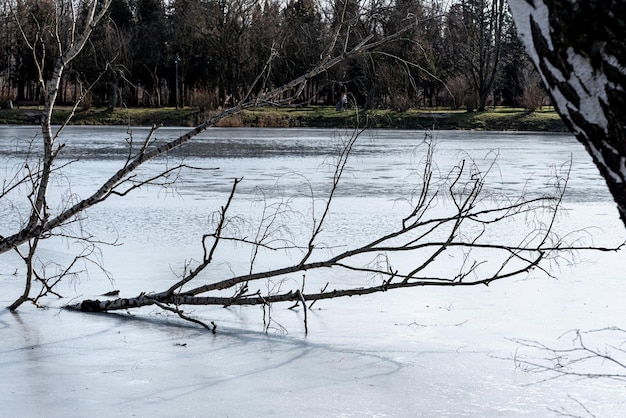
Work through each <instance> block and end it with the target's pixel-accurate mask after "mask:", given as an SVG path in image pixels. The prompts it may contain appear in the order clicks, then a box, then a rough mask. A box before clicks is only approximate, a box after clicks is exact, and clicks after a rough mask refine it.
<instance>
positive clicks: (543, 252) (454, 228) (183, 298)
mask: <svg viewBox="0 0 626 418" xmlns="http://www.w3.org/2000/svg"><path fill="white" fill-rule="evenodd" d="M68 4H69V3H68ZM108 4H109V2H108V1H95V0H94V1H88V2H86V6H89V7H88V8H87V9H86V10H88V13H87V14H86V15H85V16H86V17H85V16H82V15H81V16H82V17H81V18H80V19H79V18H78V15H76V16H75V20H74V22H75V25H74V26H73V32H71V34H70V35H71V36H66V35H64V34H62V33H61V32H59V31H56V32H55V31H48V29H47V28H42V29H41V30H42V33H44V32H45V34H46V36H48V35H50V34H51V36H52V38H53V39H54V40H55V41H56V42H57V44H58V45H59V48H58V56H57V57H56V60H55V65H54V68H53V71H52V72H51V73H50V74H52V76H51V77H52V78H51V79H47V78H46V77H45V74H48V72H47V71H44V63H45V62H46V60H45V57H44V56H41V55H39V54H40V51H41V50H42V48H40V46H41V44H40V42H43V41H44V38H43V37H36V42H35V43H32V44H29V45H30V48H31V49H32V53H33V56H34V57H35V61H37V62H39V63H40V68H39V74H40V80H39V82H40V88H41V89H42V91H44V92H45V93H46V94H45V105H44V109H43V111H42V123H41V131H42V138H41V139H42V143H43V147H42V149H43V151H42V155H36V154H31V153H29V154H28V155H27V158H26V160H25V161H24V163H23V164H21V165H20V166H19V168H18V169H17V170H16V172H15V173H13V175H12V176H10V177H7V180H6V181H5V182H4V183H3V185H2V188H1V189H0V200H3V201H5V202H8V203H9V205H14V206H15V207H22V208H28V209H27V211H28V213H27V214H24V216H22V217H21V219H22V220H24V221H23V222H21V223H20V224H19V227H18V228H17V231H14V232H11V233H9V234H8V235H6V236H0V254H2V253H6V252H8V251H15V252H17V253H18V254H19V256H20V257H21V259H22V260H23V262H24V264H25V266H26V276H25V285H24V292H23V293H22V295H21V296H20V297H19V298H18V299H17V300H16V301H15V302H14V303H13V304H11V306H9V309H11V310H15V309H17V308H18V307H19V306H21V305H22V304H23V303H24V302H26V301H31V302H33V303H35V304H39V302H40V301H41V300H42V298H43V297H45V296H47V295H56V292H55V290H54V288H55V286H56V285H57V284H58V283H59V282H60V281H61V280H62V279H63V278H64V277H68V276H72V275H79V274H81V269H80V268H78V267H77V266H78V265H79V264H82V263H84V262H92V263H94V264H95V265H97V266H100V262H99V261H98V260H97V259H94V254H95V252H96V249H97V246H98V245H102V244H103V243H101V242H100V241H98V239H97V237H92V236H89V235H88V234H86V233H85V232H84V231H81V230H79V233H78V235H74V234H71V233H70V232H67V231H66V230H65V228H66V227H67V226H68V225H71V224H74V223H80V222H81V220H82V219H83V218H84V217H85V216H86V213H87V211H88V210H89V209H90V208H93V207H94V206H96V205H98V204H101V203H102V202H104V201H106V200H107V199H110V198H111V197H113V196H116V197H124V198H128V196H129V195H131V194H132V192H133V191H135V190H137V189H139V188H143V187H145V186H148V185H158V186H165V187H169V186H172V185H173V184H175V183H176V181H177V179H178V178H179V176H180V175H181V172H182V170H183V169H186V168H190V167H189V166H187V165H186V164H185V163H184V162H180V163H178V164H174V165H173V166H164V167H163V168H162V170H160V171H159V172H157V173H155V174H151V175H145V173H144V175H142V174H141V172H140V170H139V169H140V167H142V166H144V165H145V164H146V163H148V162H151V161H154V160H155V159H156V158H158V157H160V156H165V155H168V154H169V153H170V152H171V151H172V150H174V149H176V148H178V147H181V146H183V145H184V144H186V143H188V142H189V141H191V140H193V138H195V137H196V136H197V135H198V134H200V133H201V132H203V131H205V130H206V129H208V128H209V127H211V126H213V125H214V124H215V123H217V122H218V121H219V120H221V119H223V118H225V117H227V116H229V115H232V114H235V113H237V112H240V111H241V110H243V109H247V108H251V107H255V106H263V105H268V104H272V105H280V104H281V103H282V102H284V101H290V100H294V99H295V98H297V97H298V96H299V94H300V92H301V91H302V89H303V88H304V87H305V86H306V85H307V83H308V82H309V80H310V79H311V78H313V77H315V76H316V75H318V74H321V73H323V72H325V71H327V70H328V69H329V68H332V67H333V66H335V65H337V64H339V63H340V62H342V61H343V60H346V59H349V58H352V57H356V56H359V55H362V54H368V53H370V52H372V51H375V50H376V48H378V47H379V46H380V45H383V44H384V43H386V42H390V41H392V40H394V39H397V38H399V37H401V36H402V34H403V33H404V31H406V30H408V29H409V28H411V27H413V25H415V24H416V23H413V24H410V25H409V26H407V27H405V28H404V29H401V30H399V31H397V32H395V33H393V34H390V35H388V36H386V37H384V38H382V39H374V38H373V37H372V36H367V37H365V38H364V39H363V40H361V41H360V42H358V43H357V44H356V45H354V46H349V43H348V42H345V43H344V44H343V45H339V46H338V45H336V44H334V45H330V46H329V48H328V50H327V53H326V54H325V55H324V56H322V57H321V59H320V61H319V63H318V65H316V66H315V67H314V68H312V69H311V70H310V71H308V72H307V73H306V74H304V75H302V76H301V77H298V78H296V79H294V80H292V81H290V82H288V83H287V84H285V85H283V86H280V87H276V88H268V86H265V85H264V84H263V80H264V77H263V74H264V72H266V71H269V68H270V64H271V60H272V59H273V58H272V55H270V57H269V58H268V63H267V65H266V67H265V68H264V69H263V70H262V72H261V74H259V77H258V78H257V80H256V81H255V83H254V84H253V87H256V90H255V91H253V88H251V89H250V90H249V92H248V93H247V95H245V97H244V98H243V100H242V101H241V102H239V104H237V105H236V106H234V107H232V108H229V109H226V110H224V111H223V112H221V113H220V114H218V115H216V116H214V117H212V118H211V119H209V120H207V121H205V122H204V123H202V124H200V125H198V126H197V127H195V128H193V129H191V130H189V131H188V132H186V133H184V134H183V135H180V136H179V137H177V138H175V139H173V140H169V141H166V142H157V141H155V139H154V134H155V132H156V131H157V129H158V128H157V127H154V129H152V131H151V132H150V133H149V134H148V135H147V136H146V137H145V138H143V139H142V140H141V141H139V142H137V141H134V140H133V138H132V136H131V137H130V138H129V140H128V148H127V157H126V159H125V160H124V162H123V163H122V165H121V167H120V168H119V169H118V170H117V171H115V172H114V173H112V174H111V176H110V177H109V178H108V179H107V180H106V181H104V182H103V183H102V184H101V185H99V186H97V187H96V188H95V191H93V193H91V194H90V195H89V196H87V197H86V198H82V197H76V196H71V197H70V198H68V199H66V200H64V201H62V202H61V204H60V206H59V207H50V205H49V203H50V202H49V200H48V191H49V187H50V184H51V182H52V181H53V179H54V176H55V175H56V173H58V171H59V170H60V169H62V168H63V166H64V165H63V164H60V163H59V156H60V155H62V153H63V151H64V148H65V144H64V143H63V140H62V138H63V137H62V131H63V129H64V127H65V125H63V126H61V127H60V128H58V129H53V127H52V125H51V122H50V121H51V118H50V115H51V114H52V110H53V108H54V106H55V102H56V97H57V94H58V90H59V86H60V82H61V78H62V74H63V72H64V70H65V69H66V68H67V65H68V64H69V62H71V60H72V59H73V58H74V57H75V56H76V55H77V54H78V53H79V52H80V50H81V49H82V47H83V46H84V45H85V43H86V41H87V39H88V38H89V36H90V33H91V29H92V28H93V26H94V25H96V24H97V23H98V21H99V20H101V19H102V18H104V16H105V14H106V13H105V12H106V8H107V7H108ZM81 25H83V26H81ZM80 27H82V30H79V28H80ZM337 31H338V33H339V32H340V31H344V32H345V34H349V31H350V25H345V26H344V25H339V26H338V28H337ZM24 37H25V38H27V35H26V34H24ZM336 39H339V36H337V37H336ZM346 39H347V36H346ZM37 42H39V43H37ZM336 42H337V41H336ZM76 106H78V104H77V105H76ZM75 109H76V108H75ZM355 126H357V128H356V129H355V130H354V132H353V134H352V136H351V137H350V138H349V139H347V140H346V142H345V146H344V147H343V148H342V149H341V151H340V153H339V155H338V157H337V161H336V164H335V166H334V167H335V171H334V175H333V179H332V183H331V185H330V191H329V192H328V195H327V196H326V197H325V198H324V200H325V204H324V208H323V210H322V211H321V213H317V215H316V217H314V219H313V220H312V228H311V231H310V234H309V235H308V236H307V237H306V238H302V239H304V241H303V242H295V243H293V244H292V247H293V249H294V250H295V251H300V257H299V259H298V260H297V261H296V262H295V263H293V264H289V265H286V266H283V267H279V268H276V269H260V268H257V265H256V264H255V260H256V254H258V253H259V252H260V251H265V250H268V251H272V250H276V249H278V247H275V246H274V244H273V242H274V241H272V240H271V233H270V232H269V231H270V228H269V225H273V224H275V223H277V222H279V221H280V219H279V218H280V217H279V216H278V214H276V213H275V214H274V215H269V216H264V217H263V219H262V220H261V223H260V225H258V227H257V231H264V232H262V233H259V234H256V235H255V238H253V239H250V238H248V237H247V236H245V235H244V236H241V235H232V234H231V233H230V232H229V231H228V230H227V229H225V225H227V224H228V223H229V219H230V213H229V208H230V206H231V203H232V201H233V199H234V198H235V196H236V189H237V186H238V184H240V182H241V179H235V180H234V182H233V186H232V191H231V194H230V197H229V198H228V199H227V201H226V202H225V203H224V206H223V208H222V209H221V210H220V211H219V213H218V214H217V217H216V219H217V221H216V223H215V228H214V230H213V231H212V232H211V233H207V234H205V235H204V236H203V238H202V241H201V242H200V243H199V245H200V246H201V247H202V250H203V256H202V259H201V260H199V261H198V262H196V263H195V264H187V265H186V267H185V271H184V272H183V274H182V275H181V276H180V277H179V278H178V279H176V280H175V281H173V283H172V285H171V286H170V287H169V288H167V289H165V290H160V291H149V292H144V293H141V294H140V295H138V296H137V297H134V298H120V299H116V300H106V301H100V300H88V301H83V302H80V303H77V304H72V305H71V306H68V308H70V309H75V310H82V311H90V312H105V311H112V310H119V309H130V308H135V307H141V306H147V305H156V306H159V307H161V308H163V309H166V310H170V311H173V312H176V313H177V314H178V315H180V316H181V317H183V318H186V319H189V320H192V321H194V322H200V321H198V320H197V319H194V318H191V317H189V316H188V315H187V314H185V312H184V310H183V308H182V307H184V306H187V305H221V306H232V305H262V306H264V307H270V306H271V305H272V304H274V303H277V302H292V303H294V302H295V303H298V304H300V305H301V306H302V307H303V308H304V310H305V312H306V309H307V308H310V306H311V304H313V303H315V301H317V300H320V299H328V298H337V297H344V296H355V295H365V294H370V293H375V292H383V291H388V290H393V289H401V288H409V287H417V286H475V285H488V284H490V283H492V282H494V281H497V280H502V279H507V278H511V277H518V276H521V275H524V274H527V273H528V272H530V271H531V270H537V271H539V272H542V273H543V274H546V275H548V276H549V275H550V262H551V260H554V259H555V258H558V257H561V256H566V255H567V254H569V253H570V252H571V251H574V250H577V249H597V250H606V251H608V250H615V249H610V248H592V247H589V246H584V245H577V243H576V241H575V240H574V241H571V242H566V241H565V240H564V238H563V237H560V236H559V235H558V234H556V232H555V229H554V225H555V222H556V219H557V216H558V213H559V208H560V206H561V202H562V197H563V193H564V191H565V185H566V181H565V179H566V178H567V174H565V175H564V176H561V177H558V179H557V180H558V181H556V186H555V189H554V190H553V192H554V193H552V194H551V195H546V196H526V195H522V196H518V197H515V198H511V197H506V196H501V198H500V199H496V198H494V196H485V195H484V193H483V186H484V184H485V175H486V174H488V172H489V170H488V169H487V170H486V172H481V170H479V169H478V168H477V167H476V166H475V165H474V164H472V162H471V161H460V162H459V164H458V165H457V166H456V167H454V168H453V169H452V170H451V171H450V172H449V173H447V174H446V175H444V176H442V177H441V178H437V179H434V177H433V176H434V170H433V155H434V154H433V152H434V150H433V147H432V146H431V145H432V144H430V143H429V145H428V146H427V147H426V148H425V149H424V150H423V152H424V154H423V155H424V156H425V157H424V160H423V167H422V175H421V184H417V185H416V191H417V193H416V194H415V196H416V197H415V198H414V199H410V198H409V197H406V196H399V198H404V199H406V201H408V202H409V205H408V207H407V211H406V214H405V215H404V216H402V217H401V219H398V220H397V222H396V223H395V227H394V229H393V230H392V231H390V232H388V233H386V234H382V235H380V236H374V237H371V239H370V240H369V242H367V243H365V244H363V245H353V244H351V243H349V242H348V243H344V244H346V248H347V250H342V251H334V252H333V253H332V254H330V255H328V251H329V249H328V248H325V247H324V246H323V244H322V243H320V242H319V237H320V234H321V231H322V230H323V228H324V227H325V226H326V223H327V218H328V215H329V213H330V212H331V210H332V205H333V202H334V200H335V195H336V193H337V191H338V190H339V189H340V187H341V179H342V176H343V175H344V172H345V169H346V167H347V165H348V162H349V157H350V154H351V151H352V149H353V146H354V144H355V142H356V141H357V139H358V137H359V135H360V134H361V133H362V131H363V129H365V128H366V126H367V124H366V123H365V122H364V121H363V120H362V119H359V116H358V113H357V118H356V119H355ZM33 149H34V148H33ZM69 164H71V162H70V163H69ZM191 168H192V169H193V167H191ZM15 196H17V197H15ZM13 198H15V199H18V198H19V199H24V200H25V203H23V204H22V205H21V206H20V205H19V204H16V203H15V202H13V201H12V199H13ZM311 198H313V196H311ZM444 202H445V204H444ZM439 204H441V205H440V206H438V205H439ZM444 206H445V207H446V208H447V209H448V210H447V211H443V212H441V211H440V209H441V207H444ZM435 208H437V210H435ZM314 213H316V212H314ZM529 219H530V220H531V221H530V222H529ZM508 222H512V223H514V222H519V223H521V224H523V225H525V227H526V228H525V229H524V232H523V233H522V235H521V236H518V237H514V236H510V235H508V234H504V235H502V236H501V239H500V240H496V241H494V240H493V239H492V238H493V236H491V237H489V236H490V234H492V232H491V231H492V230H497V229H498V228H501V227H502V226H503V225H506V224H507V223H508ZM54 236H61V237H64V238H66V239H72V240H78V241H80V242H82V243H83V244H84V250H83V251H82V252H80V253H79V254H77V255H76V256H75V257H74V258H73V260H72V261H71V262H69V263H68V264H67V265H66V266H63V267H62V268H60V269H59V272H58V273H57V274H54V275H52V276H46V275H45V274H43V273H42V272H40V271H38V270H37V268H36V267H35V260H36V254H37V251H38V246H39V243H40V242H41V241H42V240H45V239H48V238H50V237H54ZM487 237H489V239H487ZM566 238H568V239H569V238H570V237H567V236H566ZM226 241H230V242H236V243H238V244H239V245H242V246H249V247H250V249H251V252H252V253H253V254H254V256H253V257H252V261H251V262H250V265H249V266H248V268H247V270H248V272H247V273H246V274H234V275H232V276H231V277H224V278H221V279H218V280H216V281H212V282H210V283H204V282H203V281H202V280H203V279H202V273H203V272H206V270H207V269H209V268H210V267H211V266H212V262H213V256H214V253H215V251H216V249H217V248H218V247H219V246H221V245H224V242H226ZM448 254H455V255H457V256H458V258H457V259H458V260H460V263H459V265H458V266H457V267H456V270H455V272H454V273H453V274H449V273H445V274H441V273H439V272H437V270H436V267H437V265H438V264H437V263H439V262H441V260H442V259H443V256H444V255H448ZM95 258H97V257H95ZM330 268H332V269H335V270H339V271H344V272H352V273H357V274H362V275H363V276H365V277H368V280H369V281H368V282H366V283H367V285H365V286H358V287H349V286H348V287H343V286H342V287H340V288H333V289H332V290H331V289H329V287H328V286H325V285H322V286H320V287H319V289H317V290H311V289H310V286H308V287H307V284H306V283H305V277H306V273H307V272H311V271H315V270H320V269H330ZM296 273H298V274H302V275H303V278H302V281H301V282H300V285H299V286H298V287H297V288H293V287H292V288H291V289H289V290H285V291H281V290H279V289H282V287H280V286H279V287H277V288H276V290H268V291H262V286H259V285H258V283H259V282H262V281H268V280H279V281H281V280H283V279H284V278H285V277H287V276H288V275H293V274H296ZM35 283H38V284H39V285H40V289H39V291H38V292H36V293H35V294H34V295H33V289H32V286H33V284H35ZM226 290H228V291H230V292H231V294H230V296H224V295H223V294H222V293H220V292H224V291H226ZM200 323H201V322H200ZM202 324H203V325H204V326H206V327H208V328H212V329H215V328H214V325H208V324H204V323H202ZM305 324H306V317H305Z"/></svg>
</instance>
